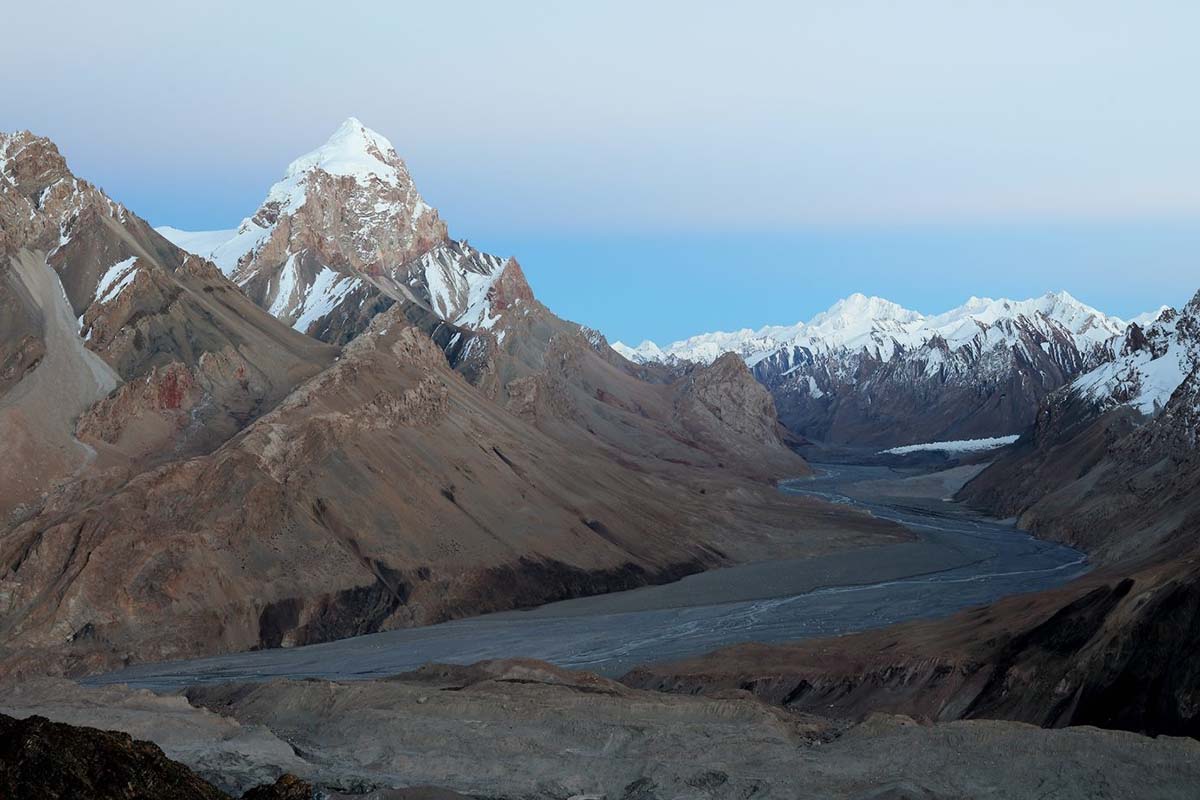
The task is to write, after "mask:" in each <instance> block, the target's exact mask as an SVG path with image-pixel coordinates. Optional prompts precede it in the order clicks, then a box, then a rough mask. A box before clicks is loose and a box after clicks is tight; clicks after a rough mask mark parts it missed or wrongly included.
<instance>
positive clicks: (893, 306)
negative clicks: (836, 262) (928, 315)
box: [808, 292, 924, 328]
mask: <svg viewBox="0 0 1200 800" xmlns="http://www.w3.org/2000/svg"><path fill="white" fill-rule="evenodd" d="M923 318H924V317H923V316H922V315H921V314H919V313H918V312H916V311H912V310H910V309H907V308H905V307H904V306H902V305H900V304H899V303H893V302H892V301H891V300H885V299H884V298H882V297H867V296H866V295H864V294H861V293H859V292H855V293H854V294H852V295H850V296H849V297H845V298H843V299H841V300H838V301H837V302H836V303H834V304H833V305H832V306H830V307H829V309H828V310H826V311H822V312H821V313H820V314H817V315H816V316H815V317H813V318H812V319H811V320H809V322H808V327H833V328H841V327H846V326H851V325H858V324H861V322H862V321H863V320H868V319H869V320H876V321H882V320H894V321H896V322H915V321H917V320H920V319H923Z"/></svg>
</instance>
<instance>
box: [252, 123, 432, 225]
mask: <svg viewBox="0 0 1200 800" xmlns="http://www.w3.org/2000/svg"><path fill="white" fill-rule="evenodd" d="M314 172H323V173H325V174H327V175H334V176H338V177H350V178H353V179H354V180H355V181H356V182H357V183H358V184H360V185H362V186H369V185H370V184H371V182H372V180H379V181H382V182H383V183H384V184H386V185H388V186H390V187H400V186H402V185H403V186H410V185H411V183H412V179H411V178H410V177H409V175H408V170H407V169H406V168H405V166H404V162H403V161H401V160H400V156H398V155H396V149H395V148H394V147H392V143H391V142H389V141H388V140H387V139H386V138H385V137H384V136H383V135H382V134H379V133H376V132H375V131H373V130H371V129H370V128H368V127H366V126H365V125H363V124H362V123H361V122H359V121H358V120H357V119H356V118H354V117H350V118H348V119H347V120H346V121H345V122H343V123H342V124H341V125H339V126H338V129H337V130H336V131H334V132H333V135H332V136H330V137H329V139H328V140H327V141H326V142H325V144H323V145H321V146H320V147H318V148H317V149H316V150H313V151H312V152H310V153H305V154H304V155H302V156H300V157H299V158H297V159H296V160H295V161H293V162H292V163H291V164H289V165H288V168H287V172H286V173H284V177H283V180H281V181H279V182H278V183H276V184H275V185H274V186H272V187H271V191H270V192H268V193H267V200H266V202H267V204H273V205H278V206H279V207H280V208H281V213H284V214H290V213H294V212H295V211H296V210H298V209H299V208H300V207H301V206H302V205H304V201H305V199H306V197H307V192H306V188H305V186H306V184H307V182H308V178H309V176H310V175H311V174H312V173H314ZM418 208H419V209H421V210H422V211H424V210H425V209H427V208H428V206H426V205H425V203H424V202H423V201H420V200H418ZM247 222H248V221H247ZM247 222H243V223H242V227H243V228H244V227H246V226H247Z"/></svg>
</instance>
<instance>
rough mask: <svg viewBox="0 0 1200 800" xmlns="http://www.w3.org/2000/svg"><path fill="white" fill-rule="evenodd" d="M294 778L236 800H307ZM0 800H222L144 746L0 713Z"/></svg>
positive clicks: (225, 799) (123, 736) (224, 798)
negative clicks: (11, 799) (8, 799)
mask: <svg viewBox="0 0 1200 800" xmlns="http://www.w3.org/2000/svg"><path fill="white" fill-rule="evenodd" d="M312 793H313V788H312V786H311V785H309V784H307V783H305V782H304V781H301V780H300V779H298V778H296V777H295V776H293V775H283V776H281V777H280V778H279V779H278V780H277V781H276V782H275V783H273V784H270V785H265V786H258V787H254V788H252V789H250V790H249V791H247V792H246V793H245V794H244V795H242V800H310V798H311V797H312ZM0 797H6V798H9V797H11V798H21V797H28V798H34V797H36V798H42V800H60V799H61V800H68V798H79V799H80V800H82V799H83V798H87V800H166V798H170V799H171V800H229V795H227V794H225V793H224V792H222V791H220V790H218V789H216V788H215V787H214V786H212V785H211V784H209V783H208V782H207V781H205V780H203V779H202V778H200V777H199V776H198V775H196V773H194V772H192V770H190V769H188V768H187V767H186V766H184V765H183V764H180V763H178V762H175V761H172V760H171V759H169V758H167V757H166V756H165V755H163V751H162V750H161V749H160V748H159V747H158V746H157V745H155V744H153V743H151V742H144V741H138V740H136V739H133V738H132V737H131V736H129V734H127V733H117V732H114V731H106V730H97V729H96V728H85V727H75V726H72V725H64V724H62V723H60V722H51V721H50V720H48V719H46V718H45V717H37V716H33V717H27V718H25V719H14V718H12V717H8V716H5V715H3V714H0Z"/></svg>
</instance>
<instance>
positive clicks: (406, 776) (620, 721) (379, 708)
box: [0, 465, 1200, 800]
mask: <svg viewBox="0 0 1200 800" xmlns="http://www.w3.org/2000/svg"><path fill="white" fill-rule="evenodd" d="M975 470H976V468H974V467H964V468H959V469H958V470H957V471H951V472H943V473H939V474H936V475H921V474H906V473H897V472H895V471H893V470H889V469H888V468H884V467H870V468H860V467H850V466H846V465H841V466H838V467H835V468H829V469H828V470H827V471H826V472H825V474H824V476H823V477H821V478H819V479H816V480H812V481H808V482H805V483H803V484H796V485H793V486H791V487H790V488H791V490H792V491H799V492H805V493H809V494H812V495H815V496H821V497H825V498H826V499H834V500H838V501H840V502H843V503H849V502H854V503H856V504H862V505H864V506H866V507H867V508H869V509H870V510H871V511H872V513H874V514H876V515H877V516H881V517H883V518H886V519H892V520H897V521H900V522H903V523H904V524H906V525H908V526H910V527H911V528H912V529H913V530H914V531H915V532H916V533H917V538H916V539H915V540H914V541H911V542H906V543H896V544H890V545H885V546H882V547H876V548H873V549H862V550H859V551H856V552H849V553H832V554H826V555H823V556H817V557H813V558H810V559H803V560H795V559H793V560H781V561H776V562H763V563H758V564H749V565H744V566H741V567H733V568H728V569H722V570H716V571H713V572H708V573H703V574H700V575H695V576H691V577H689V578H687V579H685V580H683V581H680V582H678V583H675V584H670V585H665V586H659V587H650V588H645V589H639V590H634V591H631V592H624V593H620V594H614V595H604V596H598V597H593V598H584V599H579V600H570V601H566V602H563V603H557V604H552V605H549V606H543V607H541V608H538V609H535V610H533V611H528V612H510V613H505V614H496V615H490V616H487V617H481V618H476V619H470V620H463V621H460V622H455V623H448V624H445V625H439V626H432V627H429V628H423V629H410V630H403V631H392V632H388V633H384V634H378V635H373V636H368V637H357V638H355V639H349V640H344V641H341V642H333V643H329V644H324V645H314V646H311V647H305V648H293V649H279V650H271V651H263V652H258V653H250V654H242V655H237V656H229V657H224V658H217V659H198V660H193V661H189V662H180V663H176V664H160V665H146V666H144V667H138V668H134V669H131V670H127V671H125V672H123V673H115V674H110V675H107V676H101V677H100V678H98V679H91V680H89V681H87V682H86V683H88V684H90V685H83V684H81V683H76V682H72V681H67V680H62V679H37V680H33V681H29V682H25V683H22V684H15V685H10V686H7V687H3V688H0V713H3V714H7V715H10V716H15V717H21V718H23V717H27V716H30V715H32V714H39V715H43V716H46V717H49V718H50V719H52V720H56V721H61V722H67V723H70V724H74V725H88V726H94V727H99V728H108V729H117V730H121V731H126V732H128V733H130V734H131V735H133V736H135V737H138V738H144V739H149V740H151V741H154V742H156V743H157V744H159V745H160V746H161V747H162V748H163V749H164V750H165V752H166V754H167V755H168V756H170V757H171V758H174V759H177V760H179V761H181V762H183V763H184V764H186V765H187V766H189V767H191V768H193V769H194V770H196V771H197V772H198V773H199V774H200V775H201V776H202V777H204V778H206V779H207V780H209V781H211V782H213V783H214V784H215V785H217V786H218V787H219V788H221V789H222V790H224V791H226V792H229V793H230V794H231V795H234V796H236V795H237V794H238V793H240V792H241V791H243V790H245V789H246V788H248V787H251V786H254V785H258V784H263V783H268V782H270V781H273V780H274V779H275V778H276V777H277V776H278V775H280V774H281V773H285V772H290V773H293V774H296V775H299V776H300V777H302V778H304V779H305V780H308V781H312V782H313V783H314V784H316V785H317V786H318V787H320V788H321V789H322V790H324V791H326V792H327V793H329V796H330V797H342V796H359V797H362V796H365V797H372V798H376V800H384V799H385V798H395V797H401V796H405V797H408V796H429V797H457V796H459V795H457V794H429V795H400V794H396V793H394V792H393V789H394V788H395V787H417V786H436V787H444V789H445V790H448V791H452V792H458V793H462V795H465V796H469V797H488V798H530V799H532V798H539V799H540V798H563V799H565V798H568V797H592V798H608V799H609V800H655V799H659V800H666V798H675V797H688V798H728V797H754V798H776V797H778V798H794V797H828V798H853V799H854V800H868V798H871V799H872V800H881V799H882V798H891V799H892V800H918V799H920V800H941V799H942V798H960V797H967V798H974V797H988V798H1028V797H1035V796H1041V797H1054V798H1084V797H1087V798H1123V797H1132V796H1136V797H1143V798H1185V797H1189V798H1190V797H1192V796H1194V787H1195V786H1196V785H1198V784H1200V743H1197V742H1196V741H1194V740H1191V739H1172V738H1169V737H1160V738H1158V739H1151V738H1147V737H1142V736H1138V735H1135V734H1129V733H1122V732H1114V731H1105V730H1099V729H1095V728H1071V729H1066V730H1045V729H1041V728H1037V727H1033V726H1029V725H1024V724H1020V723H1014V722H997V721H967V722H949V723H939V724H934V725H929V724H918V723H916V722H914V721H913V720H912V719H910V718H909V717H906V716H900V715H884V714H868V715H867V716H866V717H865V718H861V721H858V722H853V721H851V720H850V718H846V719H839V718H837V717H836V716H835V717H826V716H821V717H817V716H812V715H809V714H804V713H798V712H796V711H794V710H787V709H783V708H778V707H774V706H772V705H769V704H767V703H764V702H762V701H761V700H760V699H758V698H756V697H755V696H754V695H752V694H751V693H750V692H747V691H743V690H740V689H726V690H721V689H717V690H713V691H710V692H706V693H705V694H704V695H703V696H687V695H682V694H669V693H661V692H655V691H647V690H643V689H638V688H632V687H631V686H629V685H625V684H622V683H619V682H616V681H614V680H611V679H610V678H606V677H602V676H600V675H597V674H594V672H581V671H572V670H567V669H563V668H561V667H559V666H552V665H551V664H548V663H545V662H543V661H533V660H523V661H512V660H491V661H486V660H484V659H487V658H489V657H493V656H497V655H506V656H512V655H518V654H519V655H522V656H529V655H534V656H540V657H542V658H547V657H548V658H551V659H553V660H556V661H558V662H559V663H560V664H568V665H572V666H576V667H591V668H592V669H593V670H600V671H603V672H606V673H608V674H610V675H611V674H617V673H619V672H621V671H623V670H624V669H625V668H627V667H628V666H630V665H632V664H634V663H642V662H645V661H647V660H652V659H656V658H663V657H666V656H669V655H671V654H672V653H676V652H699V651H706V650H711V649H712V648H713V647H716V646H718V645H719V644H721V643H727V642H730V641H739V640H753V639H756V638H757V639H762V638H764V637H776V640H788V639H795V638H800V637H804V636H814V635H820V634H827V633H836V632H839V631H840V630H844V629H846V626H859V627H877V626H879V625H884V624H887V623H888V622H891V621H894V620H896V619H906V618H912V617H914V616H922V615H924V616H928V615H931V614H932V615H937V614H942V613H948V612H949V611H951V610H953V609H955V608H959V607H961V606H962V605H964V604H966V605H970V604H975V603H978V602H984V601H985V600H987V599H990V598H992V597H994V596H997V595H998V594H1008V593H1012V592H1014V591H1028V590H1031V589H1035V588H1039V587H1042V586H1045V585H1055V584H1058V583H1061V582H1063V581H1064V580H1066V579H1067V578H1069V577H1070V576H1071V575H1074V574H1077V573H1078V572H1079V571H1080V570H1083V569H1086V566H1085V564H1084V563H1082V559H1081V556H1080V554H1079V553H1077V552H1076V551H1073V550H1071V549H1070V548H1065V547H1062V546H1060V545H1055V544H1052V543H1048V542H1041V541H1038V540H1036V539H1032V538H1031V537H1028V536H1026V535H1025V534H1023V533H1021V532H1020V531H1017V530H1015V529H1014V528H1012V527H1010V526H1008V525H1005V524H1001V523H996V522H994V521H989V520H986V519H981V518H978V517H975V516H973V515H970V514H969V513H967V512H965V511H964V510H962V509H959V508H957V507H951V506H950V504H947V503H945V502H944V498H945V497H947V496H948V495H949V494H951V493H953V491H954V490H955V489H956V488H957V486H958V485H959V484H960V483H961V482H962V481H964V480H966V479H968V478H969V477H970V476H971V475H972V474H974V472H975ZM785 488H788V487H785ZM851 495H853V496H854V497H855V498H858V499H856V500H853V501H851V500H850V496H851ZM864 581H865V582H866V583H864ZM428 661H456V662H459V665H452V664H440V665H439V664H426V662H428ZM474 661H479V662H480V663H476V664H474V665H473V666H464V665H462V664H465V663H468V662H474ZM422 664H425V666H420V667H419V668H417V667H418V665H422ZM98 684H99V685H98ZM122 684H133V685H132V686H130V685H122ZM138 687H150V688H153V689H155V690H156V692H157V693H155V692H151V691H148V690H146V689H145V688H138ZM856 718H857V717H856ZM1014 761H1015V762H1017V763H1020V764H1021V769H1019V770H1014V769H1013V768H1012V764H1013V763H1014Z"/></svg>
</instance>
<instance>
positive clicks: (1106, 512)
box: [961, 294, 1200, 560]
mask: <svg viewBox="0 0 1200 800" xmlns="http://www.w3.org/2000/svg"><path fill="white" fill-rule="evenodd" d="M1198 436H1200V294H1198V295H1197V296H1196V297H1195V298H1193V299H1192V301H1191V302H1190V303H1188V304H1187V305H1186V306H1185V307H1184V308H1183V309H1181V310H1179V311H1175V310H1173V309H1168V310H1166V311H1164V312H1162V314H1161V315H1160V317H1159V319H1158V321H1156V322H1154V323H1153V324H1150V325H1149V326H1147V327H1146V328H1145V329H1143V328H1142V327H1141V326H1140V325H1136V324H1135V325H1132V326H1131V327H1130V328H1129V331H1128V333H1127V335H1126V336H1125V338H1124V340H1123V341H1122V342H1121V344H1120V347H1119V349H1118V350H1117V354H1116V355H1115V357H1114V358H1113V359H1112V360H1110V361H1108V362H1106V363H1103V364H1101V365H1099V366H1098V367H1097V368H1096V369H1094V370H1092V371H1090V372H1088V373H1086V374H1084V375H1082V376H1080V377H1079V378H1077V379H1076V380H1075V381H1074V382H1072V383H1071V384H1070V385H1068V386H1065V387H1063V388H1062V389H1061V390H1059V391H1057V392H1055V393H1053V394H1052V395H1050V396H1049V397H1047V398H1046V400H1045V402H1044V403H1043V404H1042V407H1041V408H1040V409H1039V411H1038V415H1037V420H1036V422H1035V424H1034V426H1033V427H1032V429H1031V431H1030V432H1029V433H1028V434H1027V435H1026V436H1024V437H1022V439H1021V440H1020V441H1019V442H1018V444H1017V446H1016V447H1015V448H1014V449H1013V450H1012V451H1011V452H1010V453H1008V454H1006V455H1005V456H1004V457H1003V458H1002V459H1000V460H999V461H998V462H997V463H996V464H995V465H994V466H993V467H992V468H990V469H988V470H987V471H985V472H984V473H983V474H982V475H980V476H979V477H978V478H976V479H975V480H974V481H972V482H971V483H970V484H968V485H967V486H966V487H965V488H964V490H963V492H962V494H961V496H962V497H963V499H965V500H967V501H968V502H970V503H973V504H975V505H977V506H979V507H981V508H985V509H987V510H989V511H991V512H993V513H997V514H1000V515H1003V516H1018V515H1019V516H1020V520H1021V524H1022V525H1023V526H1024V527H1027V528H1029V529H1030V530H1033V531H1035V532H1040V533H1042V534H1043V535H1047V536H1055V537H1058V538H1062V539H1065V540H1068V541H1072V542H1077V543H1080V544H1082V545H1084V546H1086V547H1089V548H1091V549H1093V550H1097V551H1099V552H1100V553H1101V554H1103V555H1104V556H1105V557H1106V558H1107V559H1108V560H1117V559H1119V558H1122V557H1127V556H1144V555H1145V554H1146V552H1147V551H1148V550H1151V549H1153V548H1155V547H1157V546H1158V545H1160V544H1163V543H1170V541H1171V540H1172V539H1175V538H1178V537H1181V536H1182V537H1193V536H1194V534H1195V532H1196V531H1198V530H1200V492H1198V490H1200V460H1198V459H1197V455H1196V452H1197V451H1196V443H1197V437H1198Z"/></svg>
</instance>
